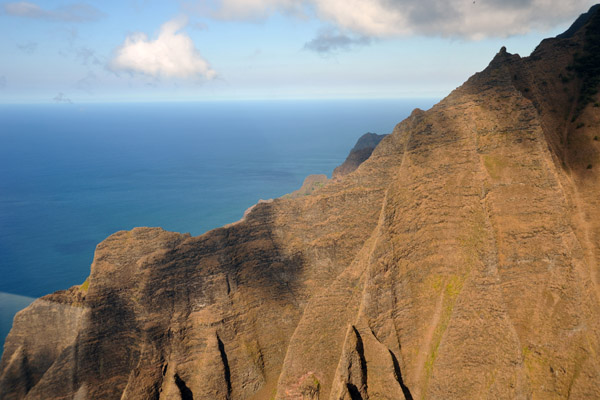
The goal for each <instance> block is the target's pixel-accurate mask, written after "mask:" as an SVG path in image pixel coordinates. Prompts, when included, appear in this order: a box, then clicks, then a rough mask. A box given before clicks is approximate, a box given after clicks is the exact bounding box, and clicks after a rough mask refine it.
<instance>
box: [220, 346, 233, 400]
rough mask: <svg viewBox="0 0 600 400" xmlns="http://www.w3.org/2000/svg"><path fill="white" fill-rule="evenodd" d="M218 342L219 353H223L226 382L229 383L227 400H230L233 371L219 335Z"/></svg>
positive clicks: (222, 359)
mask: <svg viewBox="0 0 600 400" xmlns="http://www.w3.org/2000/svg"><path fill="white" fill-rule="evenodd" d="M217 342H218V343H219V353H221V361H222V362H223V369H224V370H225V382H226V383H227V398H230V396H231V370H230V369H229V362H228V361H227V353H225V345H224V344H223V342H222V341H221V338H220V337H219V335H217Z"/></svg>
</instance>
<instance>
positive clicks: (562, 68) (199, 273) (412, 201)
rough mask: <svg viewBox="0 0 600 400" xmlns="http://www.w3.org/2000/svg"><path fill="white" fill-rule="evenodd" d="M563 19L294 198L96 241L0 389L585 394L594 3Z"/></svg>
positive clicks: (591, 286)
mask: <svg viewBox="0 0 600 400" xmlns="http://www.w3.org/2000/svg"><path fill="white" fill-rule="evenodd" d="M580 25H581V26H580V27H578V29H575V30H573V31H572V32H570V34H569V35H566V36H564V37H559V38H554V39H547V40H545V41H543V42H542V43H541V44H540V45H539V46H538V48H537V49H536V50H535V51H534V52H533V53H532V54H531V56H530V57H526V58H521V57H519V56H518V55H513V54H509V53H508V52H506V50H505V49H504V48H503V49H502V50H501V51H500V52H499V53H498V54H497V55H496V57H495V58H494V59H493V60H492V62H491V63H490V65H489V66H488V67H487V68H486V69H485V70H484V71H482V72H480V73H477V74H475V75H474V76H473V77H471V78H470V79H469V80H468V81H467V82H466V83H465V84H463V85H462V86H461V87H459V88H458V89H456V90H455V91H453V92H452V93H451V94H450V95H449V96H448V97H447V98H445V99H444V100H442V101H441V102H440V103H439V104H437V105H435V106H434V107H433V108H431V109H430V110H428V111H421V110H415V111H414V112H413V113H412V115H411V116H410V117H409V118H407V119H406V120H404V121H403V122H401V123H400V124H398V126H396V128H395V129H394V131H393V133H392V134H391V135H389V136H387V137H385V138H384V139H383V140H382V141H381V143H379V145H378V146H377V147H376V148H375V150H374V151H373V153H372V154H371V156H370V157H369V158H368V160H366V161H365V162H363V163H362V164H360V166H359V167H358V168H357V169H356V170H355V171H353V172H351V173H348V174H347V175H345V176H343V177H341V178H340V179H335V180H329V181H326V184H324V185H323V186H322V187H319V188H316V190H314V191H312V192H311V193H310V194H308V195H303V196H297V197H295V198H291V197H288V198H281V199H275V200H274V201H270V202H261V203H259V204H257V205H256V206H255V207H254V208H253V209H252V210H251V211H249V212H248V214H247V215H246V216H245V218H244V219H243V220H242V221H240V222H238V223H236V224H232V225H229V226H227V227H224V228H220V229H216V230H213V231H210V232H208V233H206V234H204V235H202V236H198V237H190V236H189V235H182V234H178V233H172V232H166V231H164V230H162V229H158V228H136V229H133V230H132V231H128V232H118V233H115V234H114V235H112V236H110V237H109V238H107V239H106V240H105V241H104V242H102V243H100V244H99V245H98V247H97V249H96V253H95V257H94V261H93V264H92V267H91V274H90V276H89V279H88V281H86V283H85V284H84V285H81V286H76V287H73V288H71V289H69V290H67V291H62V292H57V293H54V294H51V295H48V296H45V297H43V298H42V299H39V300H37V301H36V302H34V303H33V304H32V305H31V306H30V307H28V308H27V309H25V310H24V311H22V312H20V313H19V314H18V315H17V316H16V317H15V321H14V326H13V329H12V331H11V333H10V335H9V336H8V338H7V341H6V344H5V351H4V355H3V358H2V361H1V363H0V398H2V399H22V398H26V399H59V398H60V399H63V398H77V399H86V398H87V399H196V400H197V399H272V398H276V399H331V400H334V399H335V400H338V399H368V398H370V399H402V398H405V399H421V398H432V399H448V398H453V399H480V398H494V399H502V398H505V399H514V398H543V399H554V398H556V399H559V398H579V399H584V398H600V357H598V354H600V286H599V279H600V276H599V274H600V204H599V201H600V196H599V193H600V182H599V176H600V174H599V173H598V170H599V169H600V157H599V150H600V141H599V139H598V137H599V136H600V108H599V107H598V101H599V99H598V94H597V92H594V87H593V86H594V85H597V82H598V80H597V75H595V74H597V73H598V72H597V71H598V68H599V61H598V57H597V56H596V55H595V54H594V53H593V49H594V48H595V47H594V46H597V40H598V39H597V38H598V32H599V31H600V13H599V12H598V10H597V9H594V10H592V12H591V14H590V15H588V17H587V19H586V21H584V23H580ZM595 77H596V78H595ZM594 79H596V80H594ZM594 82H596V83H594ZM590 85H591V86H592V87H590ZM595 88H596V89H597V86H596V87H595ZM582 93H585V94H586V95H585V96H582ZM590 93H592V94H590Z"/></svg>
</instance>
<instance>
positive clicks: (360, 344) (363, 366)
mask: <svg viewBox="0 0 600 400" xmlns="http://www.w3.org/2000/svg"><path fill="white" fill-rule="evenodd" d="M352 329H353V330H354V334H355V335H356V352H357V353H358V356H359V358H360V371H361V382H360V383H361V386H362V387H361V389H363V391H364V392H365V393H366V392H367V361H366V360H365V349H364V346H363V341H362V337H361V336H360V333H358V330H357V329H356V327H354V326H353V327H352ZM350 385H351V384H350V383H349V384H348V390H350ZM352 386H354V385H352ZM354 387H355V388H356V386H354ZM357 390H358V388H357ZM357 393H359V394H360V391H358V392H357ZM352 398H353V399H354V397H352ZM357 398H361V397H357Z"/></svg>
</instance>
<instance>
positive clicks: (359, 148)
mask: <svg viewBox="0 0 600 400" xmlns="http://www.w3.org/2000/svg"><path fill="white" fill-rule="evenodd" d="M386 136H387V135H378V134H376V133H370V132H369V133H365V134H364V135H362V136H361V137H360V138H359V139H358V142H356V145H355V146H354V147H353V148H352V150H350V154H348V157H347V158H346V160H345V161H344V163H343V164H342V165H340V166H339V167H337V168H336V169H334V170H333V178H334V179H335V178H341V177H342V176H344V175H348V174H349V173H351V172H354V171H355V170H356V168H358V167H359V166H360V164H362V163H363V162H365V161H367V159H368V158H369V157H371V154H373V150H375V147H377V145H378V144H379V142H381V140H382V139H383V138H384V137H386Z"/></svg>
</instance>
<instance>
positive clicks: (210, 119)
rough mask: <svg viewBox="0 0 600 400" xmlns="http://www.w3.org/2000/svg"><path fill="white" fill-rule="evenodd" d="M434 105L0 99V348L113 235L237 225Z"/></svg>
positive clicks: (78, 275)
mask: <svg viewBox="0 0 600 400" xmlns="http://www.w3.org/2000/svg"><path fill="white" fill-rule="evenodd" d="M435 101H436V100H435V99H416V100H407V99H404V100H329V101H280V102H273V101H271V102H269V101H252V102H234V101H231V102H212V103H211V102H202V103H168V104H156V103H154V104H110V105H108V104H93V105H77V104H68V105H67V104H60V105H59V104H52V105H3V106H0V294H4V296H0V302H3V304H2V307H0V310H2V313H3V316H2V319H0V324H1V325H0V343H3V341H4V338H5V335H6V333H7V332H8V330H9V329H10V326H9V325H10V323H7V322H6V321H10V320H12V315H13V314H14V312H16V310H17V309H19V308H22V307H24V306H25V305H26V303H27V302H26V301H24V297H23V296H25V297H29V298H35V297H39V296H42V295H45V294H47V293H51V292H53V291H56V290H59V289H66V288H68V287H70V286H72V285H76V284H79V283H82V282H83V281H84V280H85V279H86V277H87V275H88V273H89V268H90V264H91V261H92V258H93V254H94V248H95V246H96V244H97V243H98V242H100V241H102V240H103V239H104V238H106V237H107V236H108V235H110V234H112V233H114V232H116V231H118V230H122V229H131V228H133V227H136V226H161V227H163V228H165V229H168V230H173V231H178V232H190V233H191V234H192V235H199V234H201V233H203V232H205V231H207V230H210V229H212V228H216V227H219V226H221V225H224V224H227V223H230V222H234V221H236V220H238V219H239V218H241V216H242V215H243V213H244V210H246V209H247V208H248V207H250V206H251V205H253V204H255V203H256V202H257V201H258V200H259V199H268V198H274V197H279V196H282V195H283V194H285V193H289V192H291V191H293V190H295V189H297V188H299V187H300V186H301V184H302V181H303V179H304V178H305V177H306V175H309V174H317V173H325V174H328V175H329V176H330V175H331V172H332V171H333V169H334V168H335V167H336V166H337V165H339V164H340V163H342V162H343V160H344V159H345V157H346V155H347V154H348V152H349V150H350V149H351V148H352V146H353V145H354V143H355V142H356V140H357V139H358V137H360V136H361V135H362V134H363V133H365V132H376V133H390V132H391V131H392V129H393V127H394V126H395V124H396V123H398V122H399V121H401V120H402V119H404V118H405V117H406V116H408V114H409V113H410V112H411V111H412V109H414V108H415V107H420V108H423V109H426V108H429V107H430V106H431V105H433V104H434V103H435ZM9 294H10V295H9ZM13 295H18V296H13ZM11 299H12V300H11ZM15 299H16V300H15Z"/></svg>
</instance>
